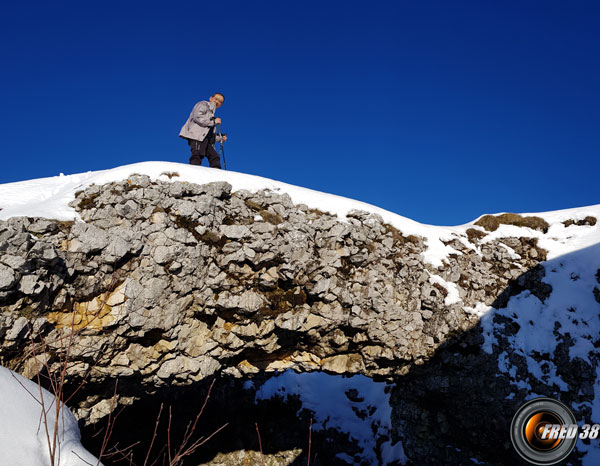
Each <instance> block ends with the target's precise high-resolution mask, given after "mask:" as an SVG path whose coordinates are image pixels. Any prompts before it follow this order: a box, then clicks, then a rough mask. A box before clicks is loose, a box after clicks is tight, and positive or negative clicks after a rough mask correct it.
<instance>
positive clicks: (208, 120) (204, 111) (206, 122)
mask: <svg viewBox="0 0 600 466" xmlns="http://www.w3.org/2000/svg"><path fill="white" fill-rule="evenodd" d="M192 121H193V122H194V123H196V124H198V125H200V126H206V127H211V126H215V117H213V116H212V113H211V111H210V107H209V106H208V102H199V103H198V104H197V105H196V108H195V109H194V111H193V115H192Z"/></svg>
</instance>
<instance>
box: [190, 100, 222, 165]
mask: <svg viewBox="0 0 600 466" xmlns="http://www.w3.org/2000/svg"><path fill="white" fill-rule="evenodd" d="M224 101H225V96H224V95H223V94H221V93H220V92H216V93H215V94H213V95H212V96H211V97H210V99H208V102H207V101H206V100H203V101H201V102H198V103H197V104H196V105H194V109H193V110H192V113H190V116H189V118H188V119H187V121H186V122H185V125H183V128H181V131H180V132H179V137H180V138H183V139H187V142H188V144H189V146H190V149H191V150H192V156H191V157H190V164H192V165H202V159H203V158H204V157H205V156H206V157H208V163H209V165H210V167H211V168H221V159H220V157H219V153H218V152H217V151H216V150H215V147H214V144H215V142H225V141H227V136H226V135H223V136H222V137H221V136H219V135H218V134H215V126H216V125H220V124H221V119H220V118H215V110H216V109H217V108H219V107H220V106H221V105H223V102H224Z"/></svg>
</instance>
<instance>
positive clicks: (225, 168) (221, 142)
mask: <svg viewBox="0 0 600 466" xmlns="http://www.w3.org/2000/svg"><path fill="white" fill-rule="evenodd" d="M217 131H218V132H219V140H220V141H219V142H220V144H221V154H223V169H224V170H227V162H226V161H225V149H224V148H223V135H222V134H221V125H217Z"/></svg>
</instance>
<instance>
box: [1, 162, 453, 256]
mask: <svg viewBox="0 0 600 466" xmlns="http://www.w3.org/2000/svg"><path fill="white" fill-rule="evenodd" d="M173 172H176V173H178V174H179V176H176V177H173V178H172V179H169V177H168V176H167V175H165V173H173ZM132 174H141V175H148V176H149V177H150V178H151V179H153V180H161V181H185V182H189V183H197V184H205V183H211V182H215V181H226V182H228V183H230V184H231V185H232V187H233V191H239V190H243V189H245V190H248V191H251V192H256V191H260V190H263V189H269V190H273V191H276V192H280V193H287V194H288V195H289V196H290V197H291V199H292V201H293V202H295V203H297V204H306V205H308V206H309V207H314V208H318V209H319V210H321V211H324V212H329V213H331V214H334V215H337V216H338V217H339V218H340V219H345V218H346V214H347V213H348V212H350V211H351V210H353V209H357V210H365V211H369V212H373V213H375V214H379V215H381V217H383V220H384V221H385V222H387V223H390V224H391V225H393V226H395V227H396V228H398V229H399V230H400V231H402V232H403V233H405V234H406V235H419V236H424V237H426V238H427V240H428V245H429V247H428V250H427V251H426V253H425V260H426V261H427V262H429V263H431V264H432V265H434V266H439V265H441V264H442V259H443V258H444V257H446V255H447V254H449V253H452V252H456V251H455V250H454V249H452V248H451V247H448V246H446V245H444V243H442V241H441V240H450V239H452V237H453V236H452V234H453V233H454V232H455V231H456V230H455V229H454V228H452V227H437V226H432V225H424V224H421V223H418V222H415V221H413V220H410V219H408V218H405V217H402V216H400V215H396V214H394V213H392V212H389V211H387V210H384V209H380V208H378V207H375V206H373V205H370V204H366V203H364V202H360V201H356V200H353V199H348V198H345V197H341V196H336V195H334V194H327V193H322V192H319V191H314V190H311V189H307V188H301V187H298V186H293V185H290V184H286V183H282V182H279V181H274V180H270V179H268V178H262V177H259V176H254V175H247V174H244V173H237V172H233V171H224V170H218V169H214V168H207V167H201V166H192V165H186V164H181V163H173V162H142V163H136V164H132V165H125V166H122V167H117V168H113V169H109V170H102V171H96V172H87V173H80V174H75V175H66V176H65V175H62V176H55V177H51V178H41V179H37V180H29V181H20V182H17V183H6V184H2V185H0V208H1V209H2V210H0V220H5V219H7V218H10V217H17V216H29V217H44V218H53V219H57V220H74V219H79V216H78V215H77V212H75V209H73V208H71V207H69V206H68V204H69V202H71V201H72V200H73V199H74V198H75V193H76V192H77V191H80V190H82V189H85V188H86V187H87V186H89V185H91V184H96V185H100V184H104V183H110V182H113V181H119V180H123V179H126V178H128V177H129V176H131V175H132Z"/></svg>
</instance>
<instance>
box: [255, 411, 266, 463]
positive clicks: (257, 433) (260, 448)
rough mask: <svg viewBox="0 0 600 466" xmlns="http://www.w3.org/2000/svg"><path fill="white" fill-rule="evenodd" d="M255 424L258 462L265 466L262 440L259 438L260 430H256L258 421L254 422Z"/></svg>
mask: <svg viewBox="0 0 600 466" xmlns="http://www.w3.org/2000/svg"><path fill="white" fill-rule="evenodd" d="M254 425H255V426H256V435H258V451H260V464H262V466H265V459H264V457H263V449H262V441H261V440H260V432H259V431H258V423H256V422H255V423H254Z"/></svg>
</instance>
